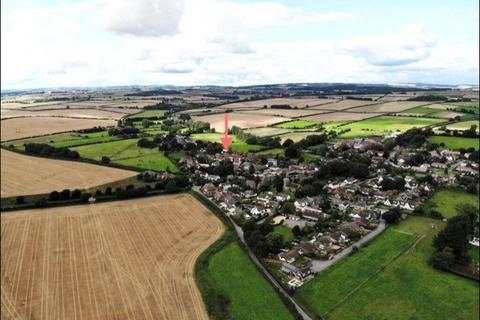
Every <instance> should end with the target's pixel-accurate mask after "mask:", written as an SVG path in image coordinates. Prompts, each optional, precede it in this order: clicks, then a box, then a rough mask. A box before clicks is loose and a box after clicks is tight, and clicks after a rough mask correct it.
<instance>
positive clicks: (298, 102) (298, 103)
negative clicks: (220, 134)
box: [217, 98, 333, 111]
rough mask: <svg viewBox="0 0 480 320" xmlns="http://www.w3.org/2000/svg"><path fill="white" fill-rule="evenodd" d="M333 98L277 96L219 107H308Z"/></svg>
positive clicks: (328, 101)
mask: <svg viewBox="0 0 480 320" xmlns="http://www.w3.org/2000/svg"><path fill="white" fill-rule="evenodd" d="M332 101H333V100H332V99H318V98H308V99H294V98H276V99H263V100H253V101H244V102H234V103H229V104H225V105H223V106H219V107H217V108H221V109H232V110H235V111H237V110H245V109H247V110H248V109H259V108H263V107H264V106H267V107H270V106H272V105H274V104H279V105H281V104H288V105H290V106H292V107H297V108H306V107H307V106H308V107H314V106H319V105H322V104H326V103H330V102H332Z"/></svg>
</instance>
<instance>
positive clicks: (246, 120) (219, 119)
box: [193, 113, 286, 132]
mask: <svg viewBox="0 0 480 320" xmlns="http://www.w3.org/2000/svg"><path fill="white" fill-rule="evenodd" d="M224 117H225V116H224V114H223V113H218V114H212V115H208V116H200V117H193V119H194V120H195V121H202V122H208V123H210V127H211V128H215V131H216V132H223V131H224V123H225V122H224ZM284 121H286V120H285V118H281V117H273V116H264V115H253V114H243V113H229V114H228V124H229V127H230V128H231V127H232V126H237V127H240V128H257V127H265V126H268V125H272V124H275V123H278V122H284Z"/></svg>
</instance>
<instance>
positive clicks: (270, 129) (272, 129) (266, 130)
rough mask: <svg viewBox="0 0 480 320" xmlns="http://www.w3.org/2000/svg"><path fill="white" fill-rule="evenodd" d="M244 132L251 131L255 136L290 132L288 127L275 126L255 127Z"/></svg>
mask: <svg viewBox="0 0 480 320" xmlns="http://www.w3.org/2000/svg"><path fill="white" fill-rule="evenodd" d="M245 132H248V133H251V134H253V135H255V136H257V137H267V136H275V135H279V134H283V133H288V132H291V130H288V129H282V128H277V127H263V128H255V129H247V130H245Z"/></svg>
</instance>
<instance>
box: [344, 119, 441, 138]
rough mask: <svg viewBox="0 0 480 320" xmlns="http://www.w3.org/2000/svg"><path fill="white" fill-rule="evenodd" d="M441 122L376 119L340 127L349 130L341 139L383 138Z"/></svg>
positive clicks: (431, 120)
mask: <svg viewBox="0 0 480 320" xmlns="http://www.w3.org/2000/svg"><path fill="white" fill-rule="evenodd" d="M441 121H442V120H440V119H431V118H416V117H376V118H372V119H366V120H363V121H358V122H353V123H350V124H347V125H345V126H342V127H341V128H342V129H350V131H348V132H345V133H343V134H342V135H341V137H342V138H353V137H367V136H372V135H381V136H385V135H389V134H392V133H394V132H396V131H406V130H408V129H411V128H414V127H417V128H421V127H426V126H429V125H434V124H436V123H439V122H441Z"/></svg>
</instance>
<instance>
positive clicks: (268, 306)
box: [201, 242, 293, 320]
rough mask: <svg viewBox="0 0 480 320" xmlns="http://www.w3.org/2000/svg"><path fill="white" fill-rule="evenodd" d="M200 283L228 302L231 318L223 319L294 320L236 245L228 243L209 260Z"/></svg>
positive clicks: (275, 293) (271, 288)
mask: <svg viewBox="0 0 480 320" xmlns="http://www.w3.org/2000/svg"><path fill="white" fill-rule="evenodd" d="M201 281H202V282H208V284H209V286H211V287H214V288H215V289H216V291H217V294H218V292H219V293H221V295H222V296H224V297H225V298H227V299H228V301H229V302H228V314H229V316H230V317H223V318H228V319H232V320H236V319H238V320H244V319H262V320H263V319H271V320H277V319H293V316H292V315H291V314H290V312H289V310H288V309H287V308H286V307H285V305H284V304H283V302H282V300H281V299H280V297H279V296H278V293H277V292H276V291H275V289H273V287H272V286H271V285H270V284H269V283H268V281H267V280H266V279H265V278H264V277H263V276H262V274H261V273H260V271H258V270H257V268H256V267H255V266H254V265H253V263H252V262H251V261H250V259H249V258H248V256H247V254H246V253H245V252H244V251H243V250H242V249H241V248H240V246H239V245H238V244H237V243H236V242H230V243H229V244H227V245H226V246H225V247H223V248H222V249H221V250H220V251H218V252H216V253H214V254H213V256H211V257H210V258H209V261H208V269H207V273H206V275H205V274H204V273H203V272H202V279H201ZM208 299H213V297H212V296H209V297H208ZM206 303H207V305H208V301H207V302H206ZM219 319H220V318H219Z"/></svg>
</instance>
